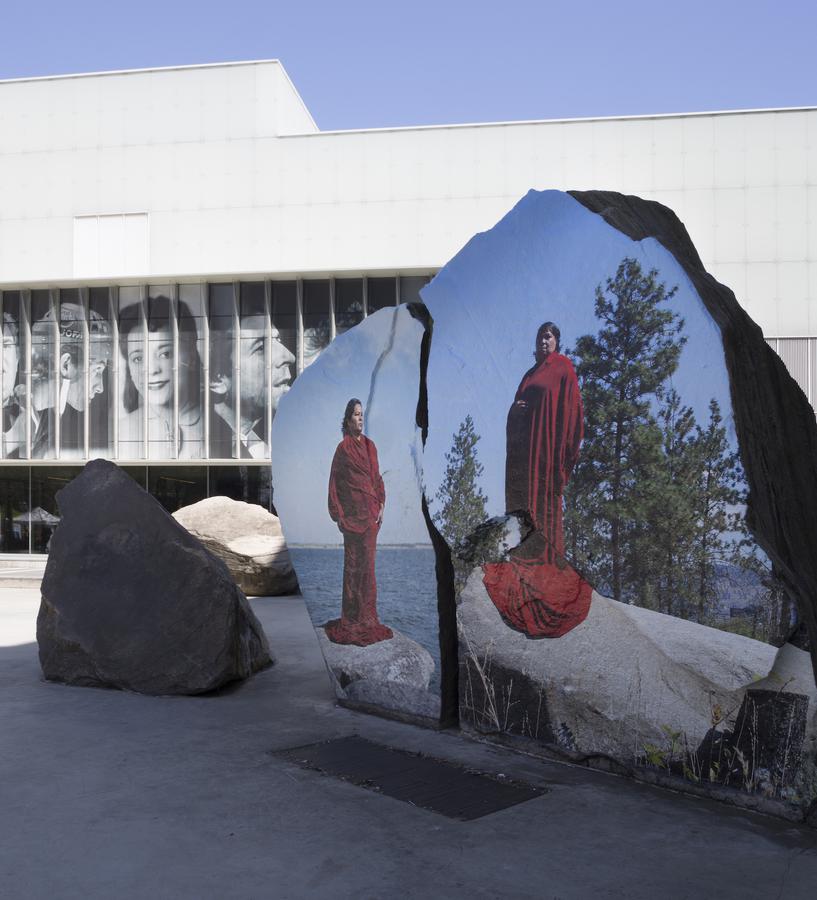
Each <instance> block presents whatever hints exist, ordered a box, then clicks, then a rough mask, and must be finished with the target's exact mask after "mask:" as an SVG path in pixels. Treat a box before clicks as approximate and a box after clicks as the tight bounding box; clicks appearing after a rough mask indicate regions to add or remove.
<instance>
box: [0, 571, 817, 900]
mask: <svg viewBox="0 0 817 900" xmlns="http://www.w3.org/2000/svg"><path fill="white" fill-rule="evenodd" d="M38 602H39V597H38V593H37V592H36V591H34V590H23V589H14V588H2V589H0V810H1V811H2V814H1V815H0V897H2V898H4V900H16V898H25V900H39V898H49V900H54V898H57V900H72V898H110V897H116V898H117V900H130V898H173V900H176V898H179V900H183V898H184V900H186V898H196V900H206V898H219V900H226V898H297V897H319V898H322V897H326V898H346V897H350V898H351V897H355V898H369V897H371V898H388V897H400V898H406V897H434V898H436V897H509V898H528V897H530V898H546V900H550V898H559V900H568V898H642V897H643V898H650V900H654V898H656V897H661V898H696V900H697V898H701V897H704V896H716V897H719V898H733V897H734V898H741V900H751V898H778V897H780V898H786V900H799V898H803V900H812V898H814V897H815V896H817V832H815V831H813V830H810V829H806V828H800V827H796V826H793V825H791V824H789V823H786V822H781V821H778V820H776V819H771V818H767V817H764V816H761V815H757V814H753V813H749V812H745V811H742V810H737V809H733V808H727V807H725V806H722V805H720V804H717V803H714V802H710V801H703V800H696V799H693V798H689V797H685V796H681V795H677V794H674V793H671V792H669V791H665V790H661V789H658V788H652V787H649V786H645V785H639V784H634V783H632V782H630V781H627V780H625V779H621V778H616V777H614V776H610V775H605V774H602V773H597V772H591V771H588V770H585V769H580V768H575V767H571V766H567V765H562V764H558V763H551V762H543V761H541V760H536V759H532V758H529V757H525V756H521V755H517V754H514V753H511V752H510V751H508V750H505V749H503V748H499V747H494V746H491V745H489V744H483V743H478V742H475V741H472V740H470V739H468V738H465V737H462V736H461V735H459V734H457V733H455V732H442V733H441V732H434V731H429V730H424V729H422V728H418V727H415V726H411V725H405V724H402V723H398V722H391V721H387V720H383V719H378V718H374V717H371V716H366V715H363V714H360V713H355V712H352V711H349V710H345V709H341V708H338V707H336V706H335V704H334V699H333V695H332V691H331V688H330V685H329V680H328V676H327V673H326V670H325V667H324V664H323V661H322V658H321V656H320V652H319V650H318V643H317V639H316V637H315V634H314V631H313V630H312V628H311V625H310V623H309V619H308V616H307V614H306V610H305V608H304V604H303V601H302V600H301V598H298V597H293V598H261V599H257V600H253V601H251V602H252V605H253V607H254V609H255V611H256V613H257V614H258V615H259V617H260V618H261V620H262V622H263V623H264V626H265V628H266V630H267V632H268V634H269V639H270V644H271V647H272V649H273V653H274V655H275V657H276V659H277V664H276V665H275V666H274V667H273V668H271V669H269V670H268V671H266V672H263V673H261V674H260V675H258V676H256V677H255V678H253V679H251V680H250V681H248V682H247V683H246V684H243V685H241V686H239V687H237V688H235V689H232V690H229V691H225V692H223V693H221V694H220V695H218V696H212V697H195V698H153V697H143V696H139V695H136V694H127V693H122V692H117V691H106V690H97V689H89V688H71V687H64V686H60V685H55V684H48V683H46V682H44V681H43V680H42V676H41V673H40V669H39V664H38V661H37V648H36V644H35V643H33V640H34V618H35V617H36V610H37V606H38ZM347 734H360V735H361V736H364V737H367V738H369V739H372V740H375V741H380V742H382V743H385V744H389V745H391V746H396V747H403V748H406V749H409V750H413V751H419V752H423V753H426V754H429V755H432V756H437V757H440V758H444V759H448V760H451V761H454V762H459V763H462V764H465V765H467V766H469V767H471V768H475V769H479V770H482V771H488V772H494V773H499V772H502V773H504V774H505V775H508V776H511V777H514V778H517V779H520V780H524V781H530V782H532V783H534V784H537V785H541V786H544V787H547V788H548V790H549V793H547V794H546V795H544V796H542V797H539V798H537V799H535V800H532V801H529V802H527V803H524V804H521V805H519V806H515V807H511V808H509V809H506V810H503V811H501V812H498V813H495V814H493V815H490V816H486V817H484V818H482V819H478V820H475V821H472V822H458V821H452V820H449V819H446V818H443V817H442V816H439V815H437V814H435V813H432V812H427V811H425V810H422V809H418V808H416V807H413V806H411V805H409V804H408V803H403V802H400V801H397V800H393V799H391V798H389V797H385V796H382V795H379V794H376V793H373V792H371V791H367V790H365V789H362V788H359V787H355V786H353V785H351V784H347V783H345V782H343V781H339V780H336V779H333V778H329V777H325V776H322V775H320V774H318V773H315V772H310V771H304V770H301V769H298V768H295V767H293V766H292V765H290V764H288V763H285V762H283V761H281V760H279V759H276V758H275V757H273V756H272V755H271V751H274V750H278V749H283V748H287V747H294V746H298V745H302V744H307V743H311V742H314V741H319V740H325V739H328V738H332V737H336V736H341V735H347Z"/></svg>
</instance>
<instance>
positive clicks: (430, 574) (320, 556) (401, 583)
mask: <svg viewBox="0 0 817 900" xmlns="http://www.w3.org/2000/svg"><path fill="white" fill-rule="evenodd" d="M289 552H290V554H291V556H292V564H293V565H294V566H295V571H296V572H297V573H298V581H299V582H300V585H301V590H302V591H303V594H304V600H305V601H306V607H307V609H308V610H309V615H310V616H311V618H312V623H313V624H314V625H323V624H324V622H327V621H329V619H336V618H338V616H339V615H340V600H341V595H342V591H343V547H290V549H289ZM375 573H376V575H377V613H378V615H379V617H380V621H381V622H384V623H385V624H386V625H389V626H391V627H392V628H396V629H397V630H398V631H402V632H403V634H405V635H407V636H408V637H410V638H411V639H412V640H414V641H417V643H418V644H420V645H421V646H423V647H425V649H426V650H428V652H429V653H430V654H431V655H432V657H433V658H434V663H435V665H436V670H435V673H434V678H433V679H432V683H431V689H432V690H437V689H439V683H440V643H439V638H438V628H437V580H436V576H435V574H434V550H433V549H432V548H431V547H378V548H377V560H376V562H375Z"/></svg>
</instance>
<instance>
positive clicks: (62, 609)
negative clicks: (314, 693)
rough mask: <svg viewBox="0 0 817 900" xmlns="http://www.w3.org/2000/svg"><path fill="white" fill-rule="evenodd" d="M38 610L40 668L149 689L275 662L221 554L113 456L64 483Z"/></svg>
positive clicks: (178, 689)
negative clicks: (183, 524)
mask: <svg viewBox="0 0 817 900" xmlns="http://www.w3.org/2000/svg"><path fill="white" fill-rule="evenodd" d="M57 500H58V503H59V507H60V513H61V521H60V524H59V527H58V528H57V530H56V532H55V533H54V536H53V538H52V540H51V548H50V553H49V557H48V565H47V566H46V570H45V576H44V578H43V582H42V603H41V606H40V613H39V616H38V618H37V642H38V644H39V648H40V663H41V665H42V668H43V673H44V674H45V677H46V678H47V679H49V680H51V681H60V682H65V683H67V684H75V685H84V686H93V687H115V688H122V689H125V690H131V691H138V692H140V693H144V694H201V693H205V692H207V691H212V690H215V689H216V688H219V687H221V686H222V685H225V684H227V683H229V682H231V681H236V680H237V679H241V678H247V677H248V676H249V675H252V674H253V673H254V672H257V671H258V670H260V669H262V668H264V667H265V666H267V665H269V664H270V663H271V661H272V660H271V658H270V653H269V647H268V645H267V640H266V637H265V636H264V631H263V629H262V627H261V623H260V622H259V621H258V619H257V618H256V617H255V615H254V613H253V612H252V610H251V609H250V607H249V605H248V603H247V599H246V597H245V596H244V595H243V594H242V593H241V591H240V590H239V588H238V587H237V586H236V584H235V582H234V581H233V579H232V578H231V577H230V573H229V572H228V571H227V568H226V566H225V565H224V563H223V562H222V561H221V560H220V559H217V558H216V557H215V556H213V555H212V554H211V553H210V552H209V551H208V550H206V549H205V548H204V547H203V546H202V545H201V544H200V543H199V541H197V540H196V539H195V538H194V537H192V536H191V535H190V534H188V532H187V531H185V529H184V528H182V527H181V525H179V524H178V523H177V522H175V521H174V520H173V519H172V517H171V516H169V515H168V514H167V513H166V512H165V510H164V509H163V508H162V506H161V505H160V504H159V503H158V502H157V501H156V500H154V499H153V498H152V497H151V496H150V495H149V494H147V493H146V492H145V491H144V490H142V489H141V488H140V487H139V486H138V485H137V484H136V483H135V482H134V481H133V480H132V479H131V478H130V477H129V476H128V475H126V474H125V473H124V472H123V471H122V470H121V469H119V468H118V467H117V466H116V465H114V464H113V463H110V462H106V461H104V460H94V461H92V462H90V463H88V465H87V466H85V468H84V470H83V471H82V473H81V474H80V475H79V476H78V477H77V478H75V479H74V480H73V481H72V482H71V483H70V484H69V485H68V486H67V487H65V488H63V490H61V491H60V492H59V493H58V494H57Z"/></svg>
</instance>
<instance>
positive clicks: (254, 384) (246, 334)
mask: <svg viewBox="0 0 817 900" xmlns="http://www.w3.org/2000/svg"><path fill="white" fill-rule="evenodd" d="M270 338H271V339H270V341H269V348H270V354H271V357H272V358H271V360H270V362H271V368H272V409H273V411H274V410H275V408H276V407H277V406H278V401H279V400H280V399H281V397H282V395H283V394H284V393H286V391H288V390H289V386H290V383H291V381H292V371H291V369H290V366H291V365H292V364H293V363H294V362H295V357H294V356H293V355H292V354H291V353H290V352H289V350H287V348H286V347H285V346H284V345H283V343H281V337H280V334H279V333H278V329H276V328H273V329H272V331H271V334H270ZM266 349H267V328H266V319H265V317H264V316H247V317H245V318H244V319H242V321H241V340H240V351H239V352H240V360H239V365H240V369H241V408H242V411H243V412H245V414H246V415H249V416H252V417H258V416H261V415H262V414H263V412H264V404H265V401H266V389H267V354H266Z"/></svg>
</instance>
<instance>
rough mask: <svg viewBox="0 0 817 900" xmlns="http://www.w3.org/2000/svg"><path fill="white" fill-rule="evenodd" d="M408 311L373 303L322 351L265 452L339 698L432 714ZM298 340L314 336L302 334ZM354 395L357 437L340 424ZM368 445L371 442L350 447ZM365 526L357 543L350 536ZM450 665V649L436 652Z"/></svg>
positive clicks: (417, 339) (286, 405) (434, 667)
mask: <svg viewBox="0 0 817 900" xmlns="http://www.w3.org/2000/svg"><path fill="white" fill-rule="evenodd" d="M419 312H420V313H421V314H420V315H417V313H418V310H416V309H412V308H409V307H408V306H405V305H403V306H399V307H396V308H395V307H392V308H385V309H381V310H378V311H377V312H375V313H374V314H371V315H369V316H367V317H366V319H365V320H364V321H362V322H360V324H358V325H356V326H355V327H353V328H351V329H349V330H348V331H346V332H345V333H344V334H341V335H340V336H339V337H338V338H337V340H335V341H333V342H332V343H331V344H330V345H329V346H328V347H326V349H325V350H323V351H322V352H321V353H320V355H319V356H318V357H317V358H316V359H314V361H312V362H311V363H310V364H309V366H308V368H306V369H305V370H304V372H303V373H302V374H301V375H299V376H298V378H297V380H296V381H295V383H294V384H293V386H292V389H291V390H290V391H288V392H287V393H286V395H285V396H284V397H283V398H282V399H281V403H280V406H279V407H278V410H277V412H276V415H275V420H274V421H273V425H272V447H273V453H272V459H273V483H274V497H275V508H276V509H277V511H278V513H279V515H280V516H281V524H282V526H283V528H284V530H285V531H286V535H287V538H288V540H289V541H290V546H291V550H290V552H291V555H292V559H293V562H294V564H295V568H296V571H297V573H298V580H299V582H300V585H301V590H302V593H303V597H304V601H305V604H306V607H307V610H308V611H309V615H310V617H311V619H312V623H313V625H314V626H315V629H316V632H317V635H318V640H319V643H320V646H321V650H322V651H323V654H324V658H325V660H326V663H327V667H328V668H329V671H330V673H331V676H332V682H333V686H334V688H335V692H336V696H337V697H338V699H339V700H342V701H343V702H344V703H346V704H347V705H356V706H359V707H361V708H365V709H367V710H373V709H374V710H381V711H384V712H386V713H388V714H389V715H394V714H395V713H397V714H401V713H402V714H405V715H406V716H411V717H412V718H424V719H431V720H432V721H436V720H439V718H440V699H439V697H440V694H439V683H440V680H439V660H440V642H439V636H438V619H437V582H436V577H435V555H434V550H433V549H432V547H431V545H430V543H429V541H428V531H427V527H426V522H425V519H424V517H423V511H422V477H421V475H422V473H421V469H420V458H421V454H422V432H421V429H420V428H419V427H418V426H417V424H416V422H417V407H418V394H419V391H420V360H421V357H422V353H423V347H424V346H426V345H427V331H426V327H425V324H426V323H425V319H424V316H423V315H422V313H423V312H424V311H422V310H421V311H419ZM315 337H319V335H316V336H315ZM304 340H305V346H309V347H312V346H313V344H314V340H313V336H312V334H311V333H309V334H305V336H304ZM353 398H356V399H357V400H359V401H360V405H361V408H362V412H363V416H364V433H363V435H362V438H365V439H366V441H368V442H369V443H368V444H365V443H355V442H354V439H353V438H352V437H344V436H343V435H342V433H341V421H342V419H343V417H344V413H345V410H346V407H347V404H348V403H349V402H350V400H352V399H353ZM367 446H368V447H370V448H371V447H373V448H374V451H373V452H372V453H370V452H368V451H367V452H366V453H356V452H355V447H357V448H358V449H360V448H361V447H367ZM348 447H351V448H352V449H351V450H347V448H348ZM375 452H376V459H377V464H376V466H375V462H374V459H375V457H374V453H375ZM375 468H376V469H377V472H376V471H375ZM378 478H380V479H382V491H383V494H384V495H385V504H384V507H383V516H382V524H381V525H380V526H379V527H378V526H377V524H376V521H375V519H376V513H377V511H378V506H379V502H380V501H379V499H378V501H377V503H375V504H374V506H367V503H368V500H367V498H368V497H372V496H375V495H377V496H378V498H379V496H381V495H380V494H379V491H380V489H381V484H380V482H379V481H378ZM330 483H331V485H332V487H331V488H330ZM330 493H331V500H330ZM333 514H334V517H333ZM344 523H346V524H347V525H349V526H350V527H349V528H347V531H348V532H350V533H351V537H352V540H350V541H348V542H345V539H346V537H348V536H349V535H347V534H346V533H344V530H343V525H344ZM355 529H357V531H356V532H355V531H354V530H355ZM364 531H367V532H368V541H367V542H366V544H365V545H364V543H363V542H362V541H357V540H356V539H355V537H354V535H355V534H360V533H363V532H364ZM347 543H348V546H347V545H346V544H347ZM299 545H300V546H299ZM304 545H306V546H304ZM370 567H371V569H370ZM370 572H371V574H373V575H374V578H372V577H370V574H369V573H370ZM344 573H346V574H344ZM330 623H331V626H330V627H329V628H326V627H325V626H327V625H328V624H330ZM452 663H453V665H454V666H456V659H455V655H452V656H451V657H450V658H449V659H448V660H447V662H446V664H447V665H449V666H451V665H452Z"/></svg>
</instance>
